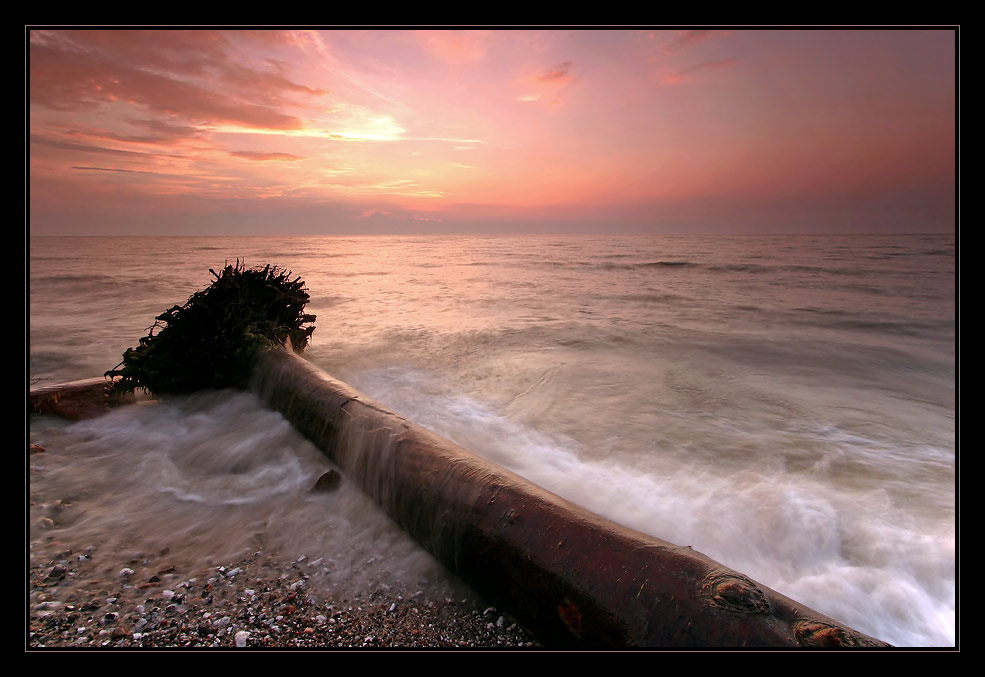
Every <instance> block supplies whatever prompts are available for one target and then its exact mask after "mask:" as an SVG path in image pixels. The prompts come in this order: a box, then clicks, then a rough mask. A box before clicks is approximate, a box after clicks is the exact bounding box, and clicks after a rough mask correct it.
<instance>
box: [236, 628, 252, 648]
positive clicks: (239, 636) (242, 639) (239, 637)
mask: <svg viewBox="0 0 985 677" xmlns="http://www.w3.org/2000/svg"><path fill="white" fill-rule="evenodd" d="M234 639H235V641H236V646H238V647H244V646H246V642H247V640H249V639H250V633H248V632H247V631H246V630H240V631H239V632H237V633H236V635H235V636H234Z"/></svg>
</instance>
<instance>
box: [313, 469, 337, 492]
mask: <svg viewBox="0 0 985 677" xmlns="http://www.w3.org/2000/svg"><path fill="white" fill-rule="evenodd" d="M341 484H342V474H341V473H339V471H338V470H335V469H332V470H329V471H328V472H326V473H324V474H323V475H322V476H321V477H319V478H318V481H317V482H315V486H313V487H311V491H312V492H318V493H321V492H329V491H335V490H336V489H338V488H339V486H340V485H341Z"/></svg>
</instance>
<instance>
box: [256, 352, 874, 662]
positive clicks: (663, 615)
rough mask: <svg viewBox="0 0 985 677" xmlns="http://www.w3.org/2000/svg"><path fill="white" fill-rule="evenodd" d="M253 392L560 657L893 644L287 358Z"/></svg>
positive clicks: (278, 355)
mask: <svg viewBox="0 0 985 677" xmlns="http://www.w3.org/2000/svg"><path fill="white" fill-rule="evenodd" d="M253 387H254V389H255V390H256V392H257V393H258V394H259V395H260V397H261V399H263V400H264V401H265V402H266V403H267V404H268V405H269V406H270V407H272V408H273V409H276V410H278V411H280V412H281V413H282V414H283V415H284V416H285V417H286V418H287V419H288V420H289V421H290V422H291V423H293V424H294V426H295V427H296V428H297V429H298V430H300V431H301V432H302V433H303V434H305V435H306V436H307V437H308V438H310V439H311V440H312V441H313V442H314V443H315V444H316V445H317V446H319V447H320V448H321V449H322V450H323V451H324V452H325V453H326V454H327V455H328V456H329V457H330V458H331V459H332V460H333V461H334V462H335V463H337V464H338V465H339V466H340V467H341V468H342V469H343V471H344V472H345V473H346V474H347V475H348V476H349V477H350V478H351V479H352V480H353V481H355V482H357V483H358V484H359V485H360V486H361V487H362V489H363V490H364V491H365V492H366V493H368V494H369V495H370V496H371V497H372V498H374V499H375V500H376V501H378V502H379V503H380V505H381V506H382V507H383V508H384V510H386V512H387V513H388V514H389V515H390V516H391V517H392V518H393V519H394V520H395V521H396V522H397V523H399V524H400V525H401V526H402V527H403V528H404V529H405V530H406V531H407V532H408V533H410V535H411V536H413V537H414V538H415V539H416V540H417V541H418V542H419V543H420V544H421V545H422V546H423V547H425V548H426V549H427V550H429V551H430V552H431V553H432V554H433V555H434V556H435V557H436V558H437V559H438V560H440V561H441V562H442V563H444V564H445V565H446V566H447V567H448V568H449V569H450V570H452V571H453V572H455V573H456V574H458V575H459V576H461V577H462V578H463V579H464V580H465V581H467V582H468V583H469V584H470V585H472V586H473V587H474V588H475V589H476V590H477V591H479V592H480V593H481V594H483V595H485V596H486V597H487V598H488V599H490V601H493V602H495V603H497V604H499V605H500V606H502V607H503V608H505V609H507V610H508V611H509V612H510V613H511V614H512V615H513V616H514V617H516V618H517V619H518V620H519V621H520V622H521V623H522V624H524V625H525V626H526V627H527V628H528V629H529V630H530V631H531V632H533V633H534V635H535V636H537V637H538V638H539V639H540V640H541V641H542V642H543V643H544V644H545V645H547V646H554V647H569V646H580V647H592V648H604V647H625V646H637V647H659V646H664V647H668V646H672V647H744V646H745V647H776V646H780V647H783V646H787V647H797V646H801V647H818V646H840V647H848V646H866V647H868V646H886V644H885V643H883V642H881V641H879V640H877V639H874V638H872V637H869V636H867V635H864V634H862V633H859V632H857V631H855V630H853V629H851V628H849V627H847V626H845V625H843V624H841V623H839V622H837V621H835V620H833V619H831V618H827V617H825V616H823V615H821V614H819V613H817V612H815V611H812V610H811V609H808V608H806V607H804V606H802V605H800V604H798V603H796V602H795V601H793V600H791V599H789V598H788V597H785V596H783V595H781V594H780V593H778V592H776V591H774V590H771V589H769V588H767V587H765V586H762V585H760V584H758V583H756V582H754V581H752V580H751V579H749V578H747V577H745V576H743V575H741V574H739V573H737V572H735V571H732V570H730V569H728V568H726V567H724V566H722V565H721V564H718V563H717V562H715V561H713V560H711V559H709V558H708V557H706V556H704V555H702V554H701V553H698V552H696V551H694V550H692V549H691V548H690V547H680V546H676V545H673V544H671V543H667V542H665V541H662V540H660V539H657V538H654V537H652V536H648V535H646V534H642V533H640V532H637V531H634V530H631V529H628V528H625V527H622V526H619V525H617V524H614V523H612V522H609V521H607V520H605V519H603V518H601V517H599V516H597V515H594V514H592V513H590V512H588V511H586V510H584V509H582V508H580V507H578V506H576V505H574V504H572V503H569V502H568V501H565V500H564V499H562V498H560V497H558V496H555V495H554V494H552V493H550V492H548V491H546V490H544V489H542V488H540V487H538V486H536V485H533V484H532V483H530V482H528V481H527V480H524V479H523V478H521V477H519V476H517V475H515V474H513V473H511V472H509V471H507V470H504V469H502V468H500V467H498V466H496V465H495V464H492V463H490V462H488V461H485V460H483V459H481V458H479V457H477V456H475V455H474V454H472V453H470V452H468V451H466V450H465V449H462V448H461V447H459V446H457V445H455V444H453V443H452V442H450V441H448V440H445V439H442V438H440V437H438V436H436V435H434V434H432V433H430V432H428V431H426V430H424V429H423V428H421V427H420V426H418V425H416V424H414V423H412V422H410V421H408V420H406V419H404V418H402V417H400V416H399V415H397V414H395V413H394V412H392V411H389V410H388V409H386V408H385V407H383V406H381V405H379V404H377V403H375V402H373V401H372V400H370V399H369V398H367V397H366V396H364V395H362V394H360V393H359V392H357V391H355V390H353V389H352V388H351V387H350V386H348V385H346V384H344V383H342V382H340V381H337V380H334V379H332V378H331V377H329V376H328V375H327V374H325V373H324V372H322V371H321V370H319V369H318V368H316V367H314V366H313V365H311V364H309V363H308V362H306V361H305V360H304V359H303V358H301V357H299V356H298V355H295V354H293V353H291V352H290V351H287V350H283V351H282V350H274V351H270V352H266V353H264V354H262V355H261V357H260V362H259V365H258V367H257V369H256V370H255V372H254V386H253Z"/></svg>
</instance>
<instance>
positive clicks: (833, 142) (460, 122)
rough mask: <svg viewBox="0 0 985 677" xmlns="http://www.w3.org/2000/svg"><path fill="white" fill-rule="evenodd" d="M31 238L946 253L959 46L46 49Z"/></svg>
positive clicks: (488, 35) (369, 34)
mask: <svg viewBox="0 0 985 677" xmlns="http://www.w3.org/2000/svg"><path fill="white" fill-rule="evenodd" d="M28 42H29V47H28V54H27V56H28V64H27V65H28V71H27V72H28V78H29V80H28V88H29V100H30V109H29V110H30V120H29V125H30V129H29V134H30V138H29V142H30V143H29V170H30V176H29V180H30V200H29V209H30V212H29V228H30V232H31V234H35V235H43V234H135V235H139V234H158V235H165V234H180V235H183V234H335V233H378V232H386V233H438V232H453V233H473V232H482V233H488V232H569V233H576V232H620V233H629V232H640V233H665V232H668V233H690V232H716V233H717V232H739V233H748V232H835V233H845V232H942V231H944V232H947V231H953V230H954V229H955V174H956V171H955V169H956V159H955V158H956V153H955V147H956V143H955V129H956V124H955V122H956V34H955V32H954V31H952V30H943V29H942V30H897V29H890V30H807V31H800V30H742V29H732V30H688V31H684V30H650V29H640V30H468V31H457V30H438V31H417V30H388V31H382V30H363V31H336V30H328V31H314V30H290V31H280V30H276V31H275V30H251V31H212V30H189V31H182V30H149V31H131V30H94V31H88V30H32V31H30V32H29V36H28Z"/></svg>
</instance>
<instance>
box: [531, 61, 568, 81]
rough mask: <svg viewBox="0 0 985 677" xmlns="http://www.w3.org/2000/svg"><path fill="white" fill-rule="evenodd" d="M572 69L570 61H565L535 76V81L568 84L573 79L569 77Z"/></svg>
mask: <svg viewBox="0 0 985 677" xmlns="http://www.w3.org/2000/svg"><path fill="white" fill-rule="evenodd" d="M572 68H574V64H573V63H571V62H570V61H565V62H564V63H560V64H558V65H557V66H554V67H553V68H551V69H549V70H547V71H545V72H543V73H541V74H540V75H538V76H537V79H538V80H539V81H540V82H556V83H568V82H571V81H572V80H573V79H574V78H573V76H572V75H571V69H572Z"/></svg>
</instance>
